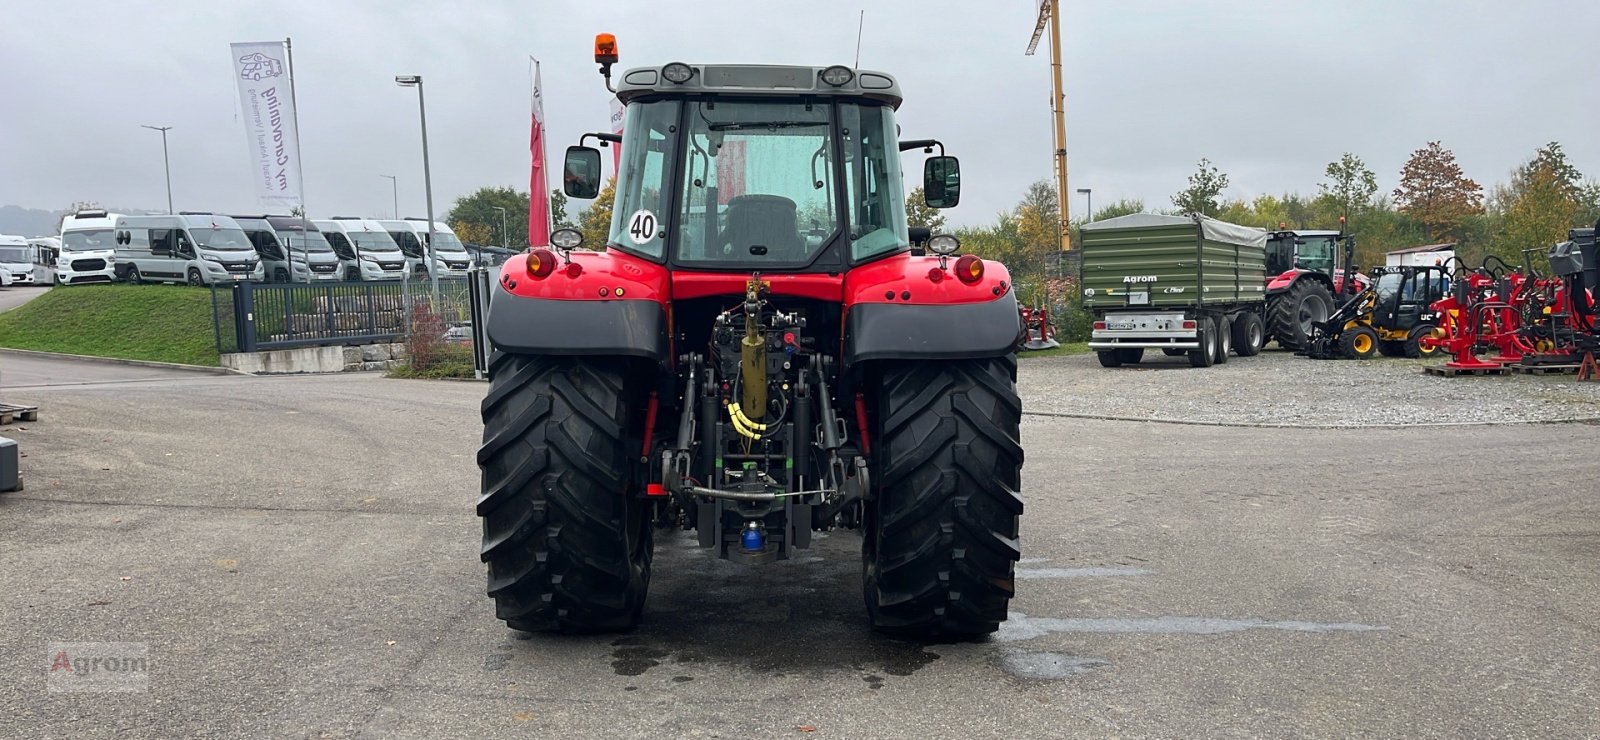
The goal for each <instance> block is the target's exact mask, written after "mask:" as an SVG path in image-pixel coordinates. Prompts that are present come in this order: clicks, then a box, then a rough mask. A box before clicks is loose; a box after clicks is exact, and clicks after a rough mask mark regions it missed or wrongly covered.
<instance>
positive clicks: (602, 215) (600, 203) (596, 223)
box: [578, 177, 617, 251]
mask: <svg viewBox="0 0 1600 740" xmlns="http://www.w3.org/2000/svg"><path fill="white" fill-rule="evenodd" d="M616 198H617V178H615V177H613V178H611V179H610V180H608V181H606V186H605V187H604V188H601V189H600V194H599V195H597V196H595V199H594V202H593V203H590V204H589V207H588V208H585V209H584V210H583V213H580V214H578V230H579V231H582V232H583V246H585V247H587V248H589V249H593V250H596V251H599V250H603V249H605V248H606V242H607V241H609V240H610V239H611V209H612V206H613V204H614V203H615V202H616Z"/></svg>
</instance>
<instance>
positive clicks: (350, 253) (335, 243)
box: [322, 231, 356, 260]
mask: <svg viewBox="0 0 1600 740" xmlns="http://www.w3.org/2000/svg"><path fill="white" fill-rule="evenodd" d="M322 235H323V236H325V237H327V238H328V245H329V246H331V247H333V252H334V254H337V255H339V257H341V258H342V259H347V260H350V259H355V258H356V250H355V248H354V247H351V246H350V240H348V239H346V238H345V237H344V234H341V233H339V232H337V231H324V232H322Z"/></svg>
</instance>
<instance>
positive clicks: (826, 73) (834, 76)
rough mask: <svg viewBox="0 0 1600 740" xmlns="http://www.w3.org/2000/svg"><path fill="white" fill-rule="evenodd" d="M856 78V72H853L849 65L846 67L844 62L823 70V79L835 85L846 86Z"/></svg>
mask: <svg viewBox="0 0 1600 740" xmlns="http://www.w3.org/2000/svg"><path fill="white" fill-rule="evenodd" d="M855 78H856V73H855V72H852V71H851V70H850V68H849V67H846V66H844V65H842V64H835V65H833V66H832V67H829V68H827V69H825V70H822V81H823V82H826V83H828V84H830V85H833V86H834V87H844V86H845V85H848V84H850V81H851V80H853V79H855Z"/></svg>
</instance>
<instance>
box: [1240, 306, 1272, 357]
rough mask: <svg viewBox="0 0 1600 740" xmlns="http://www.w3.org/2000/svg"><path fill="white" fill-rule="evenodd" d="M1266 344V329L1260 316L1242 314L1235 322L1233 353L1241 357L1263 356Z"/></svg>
mask: <svg viewBox="0 0 1600 740" xmlns="http://www.w3.org/2000/svg"><path fill="white" fill-rule="evenodd" d="M1266 343H1267V338H1266V329H1265V328H1263V327H1262V325H1261V317H1260V316H1257V315H1255V314H1253V313H1242V314H1239V316H1238V317H1237V318H1235V319H1234V320H1233V351H1235V352H1238V353H1239V356H1240V357H1255V356H1256V355H1259V354H1261V348H1262V347H1263V346H1265V345H1266Z"/></svg>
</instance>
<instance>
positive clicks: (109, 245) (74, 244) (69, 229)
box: [46, 209, 121, 285]
mask: <svg viewBox="0 0 1600 740" xmlns="http://www.w3.org/2000/svg"><path fill="white" fill-rule="evenodd" d="M119 218H121V216H119V215H117V214H115V213H107V212H105V211H103V210H99V209H96V210H92V211H78V212H77V213H74V214H72V215H71V216H68V217H67V218H66V220H64V221H62V222H61V246H60V247H59V248H58V249H57V251H56V258H55V260H54V261H52V262H48V263H46V264H48V265H49V267H50V274H51V276H52V282H54V283H55V284H56V285H77V284H78V283H109V282H113V281H115V280H116V277H117V272H116V270H117V239H116V229H117V219H119Z"/></svg>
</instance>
